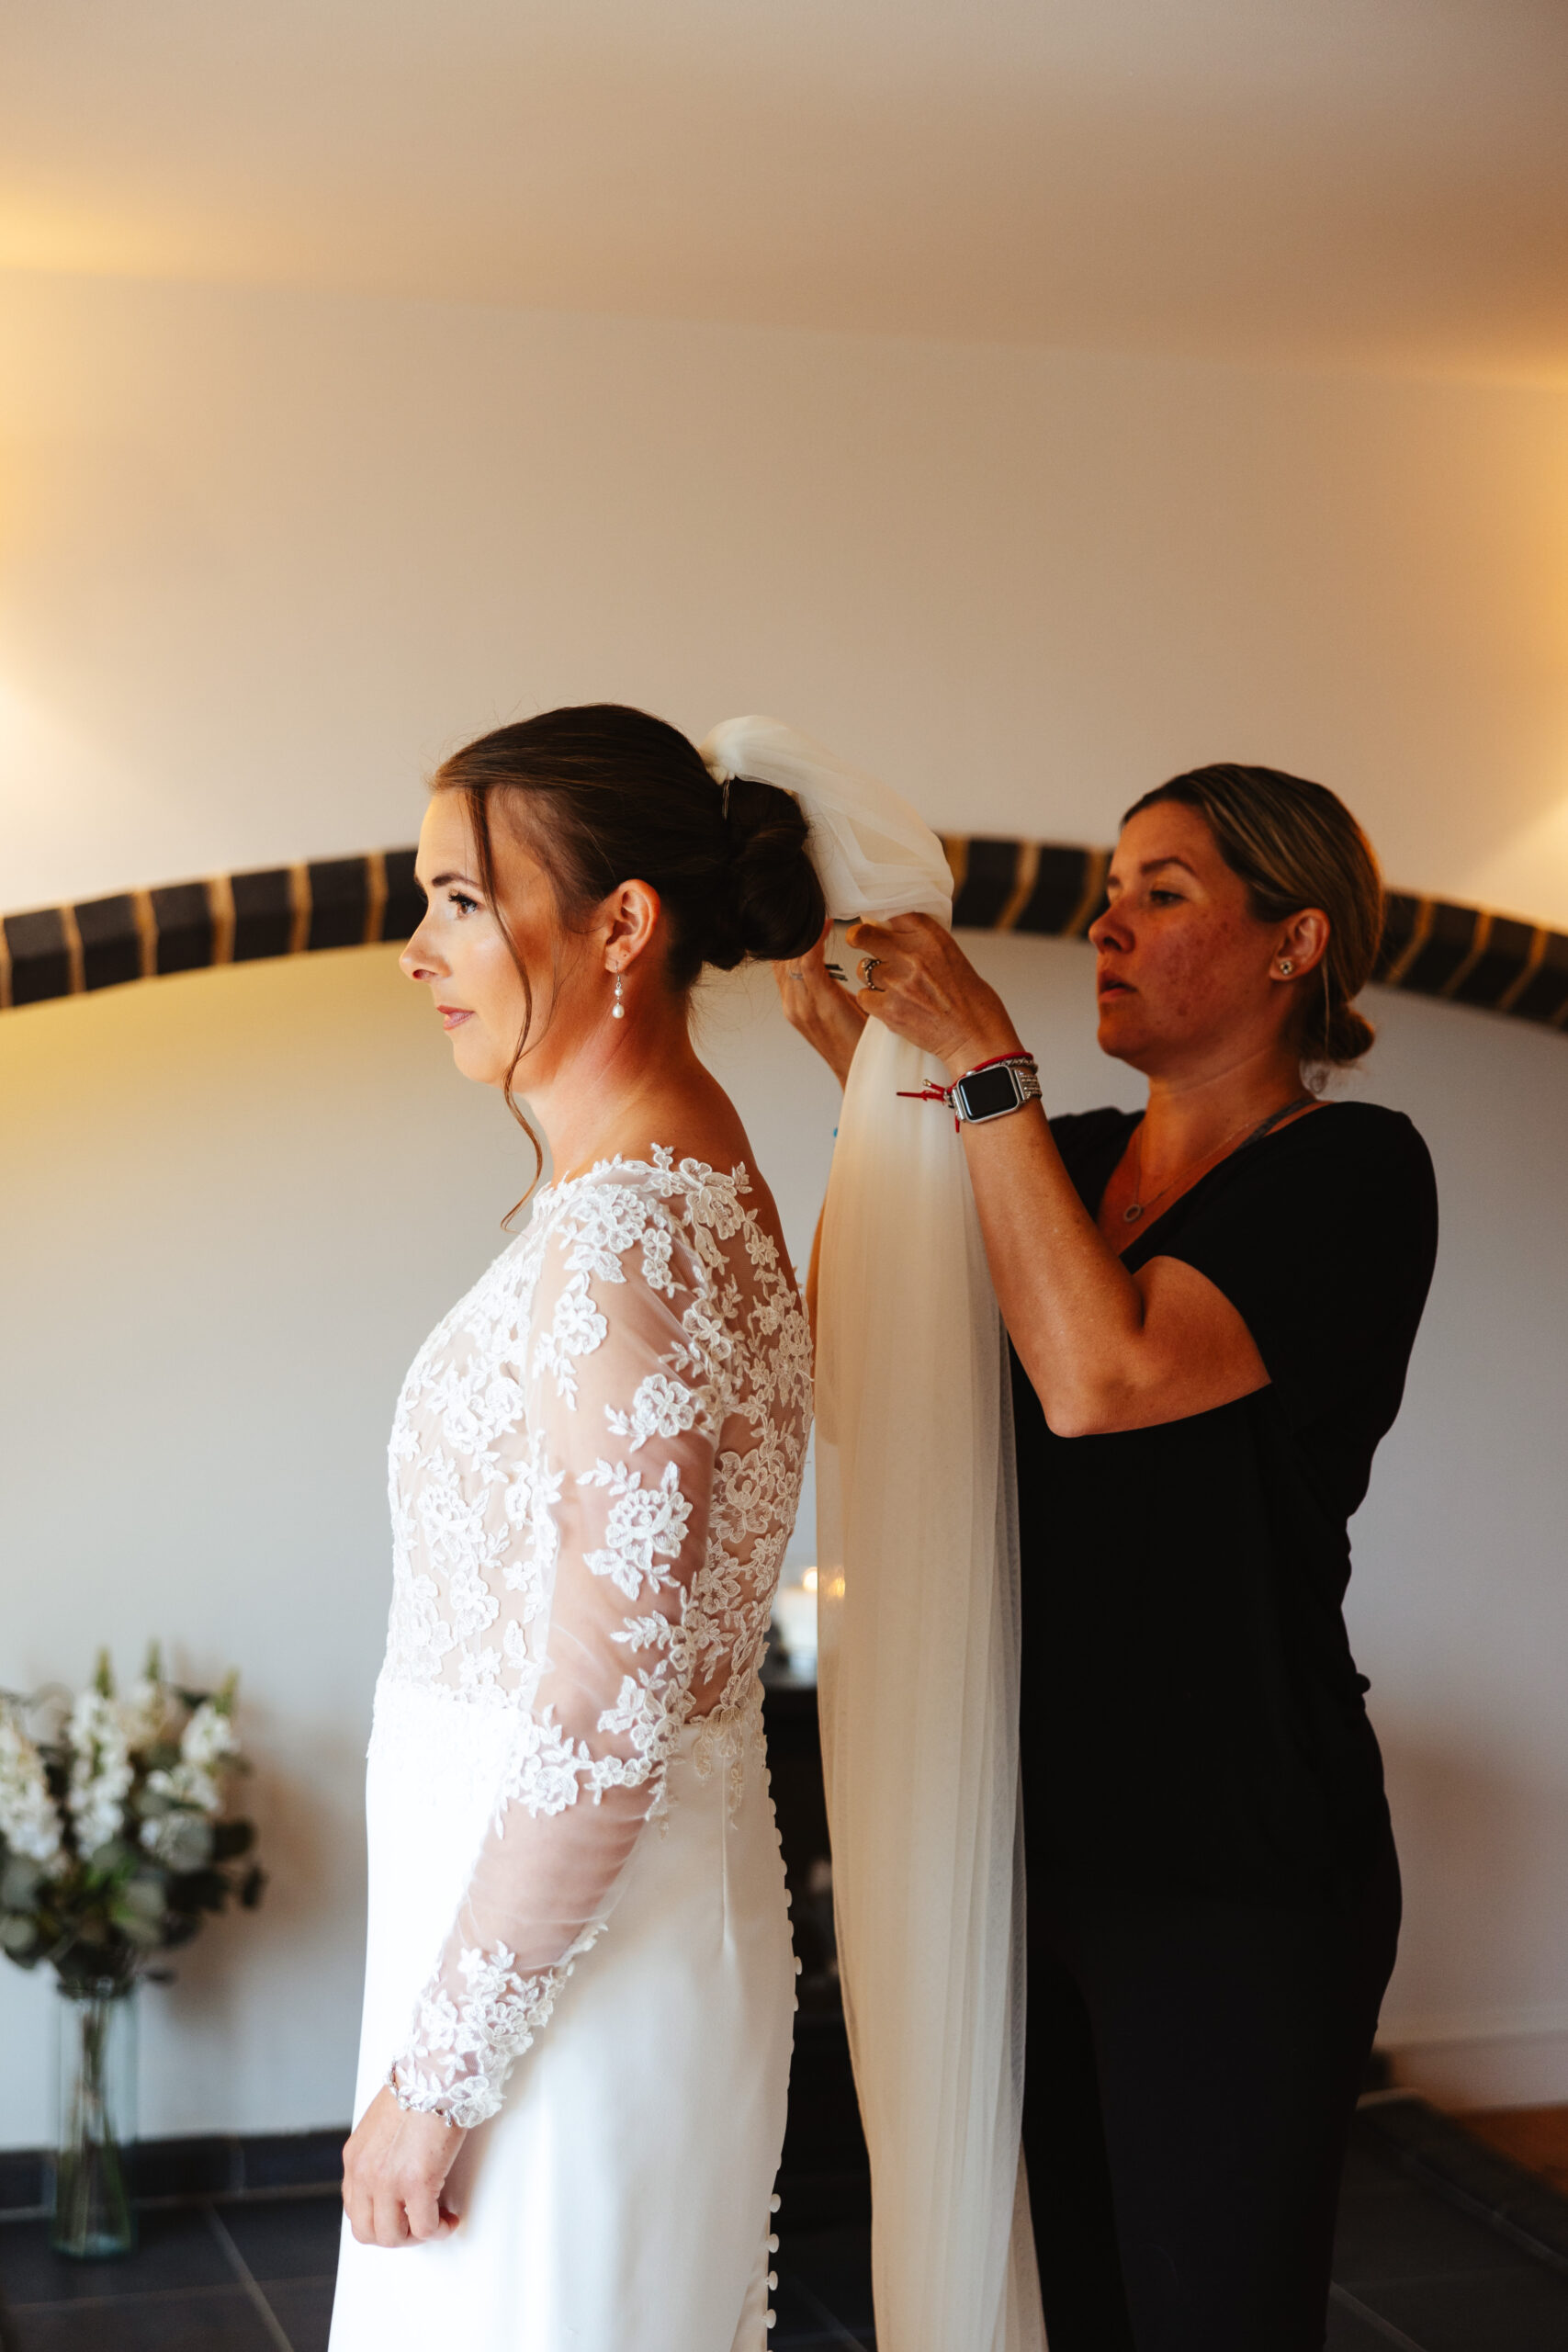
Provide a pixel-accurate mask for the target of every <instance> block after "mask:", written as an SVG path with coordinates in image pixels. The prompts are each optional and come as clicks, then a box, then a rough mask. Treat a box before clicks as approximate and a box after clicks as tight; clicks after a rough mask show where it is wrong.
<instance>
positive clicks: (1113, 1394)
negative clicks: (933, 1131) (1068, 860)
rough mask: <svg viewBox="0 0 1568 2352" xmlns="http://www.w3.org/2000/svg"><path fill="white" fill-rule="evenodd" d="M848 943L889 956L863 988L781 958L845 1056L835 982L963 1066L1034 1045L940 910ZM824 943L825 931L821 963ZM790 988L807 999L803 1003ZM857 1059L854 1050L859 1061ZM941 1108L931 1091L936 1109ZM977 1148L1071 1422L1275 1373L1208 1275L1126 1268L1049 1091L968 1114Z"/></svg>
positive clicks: (1001, 1263) (865, 928) (1056, 1405)
mask: <svg viewBox="0 0 1568 2352" xmlns="http://www.w3.org/2000/svg"><path fill="white" fill-rule="evenodd" d="M849 944H850V946H851V948H852V950H853V951H854V953H855V954H856V955H857V956H875V957H877V958H878V959H879V962H878V965H877V968H876V971H875V975H874V978H875V986H874V987H873V988H865V989H862V990H861V991H860V993H859V995H858V996H857V997H855V998H853V999H851V998H850V997H849V996H847V995H846V993H845V991H844V990H843V989H841V988H840V987H839V986H838V984H837V982H836V981H834V980H833V979H832V978H830V977H829V975H828V974H827V972H826V970H825V969H821V970H817V969H815V968H813V969H810V970H809V971H808V972H807V977H806V978H805V979H803V980H799V981H791V980H789V979H787V978H784V969H786V968H788V967H781V977H780V990H781V994H783V996H784V1007H785V1012H786V1014H787V1015H788V1017H789V1018H790V1020H791V1023H792V1025H793V1026H794V1027H795V1028H797V1029H799V1030H800V1032H801V1034H802V1035H805V1036H806V1037H807V1039H808V1041H809V1042H810V1043H812V1044H813V1045H816V1046H817V1048H818V1052H820V1053H822V1054H823V1057H824V1059H826V1060H829V1063H830V1064H831V1066H832V1067H834V1068H837V1067H838V1063H837V1060H836V1059H835V1057H834V1056H833V1055H832V1054H830V1053H829V1051H828V1048H827V1046H826V1045H825V1044H823V1043H822V1042H819V1040H820V1039H821V1038H824V1037H825V1038H827V1039H828V1040H829V1042H831V1043H833V1044H835V1045H838V1046H840V1049H841V1040H842V1039H843V1038H844V1036H846V1035H850V1033H849V1031H848V1029H847V1025H846V1023H845V1019H844V1016H840V1015H839V1014H838V1013H837V1012H836V1009H834V1008H832V1007H830V1006H826V1005H824V1004H822V1003H820V1002H818V999H819V998H820V997H821V996H822V994H823V992H824V991H825V990H828V989H831V990H832V992H833V994H834V995H835V996H836V997H838V998H839V999H840V1002H841V1003H842V1005H843V1008H844V1015H845V1016H848V1017H849V1018H851V1019H853V1020H854V1021H855V1022H856V1023H857V1024H858V1023H861V1022H863V1020H864V1019H865V1017H866V1016H868V1015H869V1016H872V1017H874V1018H875V1019H878V1020H881V1021H885V1022H886V1023H887V1025H888V1026H889V1028H891V1029H893V1030H895V1031H896V1032H897V1034H898V1035H900V1036H904V1037H908V1038H910V1039H911V1040H912V1041H913V1042H914V1043H915V1044H916V1045H918V1046H923V1047H924V1048H925V1050H926V1051H927V1052H929V1053H931V1054H932V1055H933V1056H935V1057H937V1058H939V1059H940V1060H942V1062H943V1063H944V1064H945V1065H946V1067H947V1069H948V1071H949V1073H950V1075H951V1076H952V1077H953V1078H955V1079H956V1078H959V1077H961V1076H962V1075H963V1073H964V1071H965V1070H967V1069H974V1068H975V1066H976V1063H978V1062H982V1061H987V1060H989V1059H990V1058H991V1057H993V1056H995V1055H999V1054H1008V1053H1019V1052H1021V1051H1022V1050H1023V1046H1022V1045H1021V1040H1020V1038H1019V1035H1018V1031H1017V1029H1016V1028H1015V1027H1014V1025H1013V1023H1012V1020H1011V1017H1010V1014H1009V1012H1008V1011H1007V1008H1006V1006H1005V1005H1004V1004H1003V1002H1002V1001H1001V999H1000V997H999V996H998V994H997V992H996V990H995V989H993V988H991V987H990V985H989V984H988V982H987V981H986V980H984V979H982V978H981V976H980V974H979V973H978V972H976V969H975V967H974V966H973V965H972V964H971V963H970V961H969V959H968V957H967V956H965V955H964V951H963V949H962V948H961V947H960V946H959V945H958V944H957V942H956V940H955V939H954V938H953V934H952V933H951V932H949V931H946V930H944V929H943V928H942V925H941V924H940V923H937V922H932V921H931V918H930V917H929V916H927V915H901V916H897V917H894V918H893V919H891V920H890V921H889V922H886V923H885V924H880V925H878V924H871V923H862V924H860V925H858V926H857V927H856V928H855V929H854V930H853V931H852V933H850V937H849ZM822 954H823V951H822V948H821V947H820V945H819V946H818V950H817V951H816V956H815V959H814V960H815V964H816V965H817V966H820V965H821V963H822ZM811 961H812V959H807V962H808V963H810V962H811ZM792 988H795V989H798V990H799V991H800V994H801V996H802V998H803V999H805V1000H806V1003H805V1004H804V1005H803V1006H802V1008H801V1011H800V1013H799V1015H798V1017H797V1013H796V1011H795V1007H794V1005H793V1003H792V999H791V995H790V990H791V989H792ZM852 1034H853V1036H856V1037H858V1035H859V1029H858V1025H857V1027H856V1029H855V1030H854V1032H853V1033H852ZM851 1049H852V1048H851ZM848 1062H849V1057H848V1056H847V1055H846V1056H845V1057H844V1064H843V1067H844V1069H847V1068H848ZM840 1075H841V1072H840ZM941 1115H942V1113H941V1112H940V1109H939V1108H938V1107H937V1106H934V1105H933V1107H932V1110H931V1116H932V1117H933V1118H934V1117H938V1116H941ZM964 1150H965V1152H966V1153H967V1156H968V1160H969V1172H970V1178H971V1181H972V1182H973V1185H974V1189H975V1198H976V1205H977V1207H978V1210H979V1215H980V1225H981V1230H982V1232H983V1233H984V1235H985V1240H986V1250H987V1259H988V1261H989V1264H990V1269H991V1278H992V1281H993V1282H994V1283H995V1284H996V1289H997V1296H998V1301H999V1303H1000V1306H1001V1311H1002V1317H1003V1319H1004V1321H1005V1322H1006V1324H1007V1328H1008V1330H1009V1333H1010V1336H1011V1339H1012V1342H1013V1345H1014V1347H1015V1348H1016V1349H1017V1351H1018V1354H1019V1358H1020V1360H1021V1363H1022V1364H1023V1368H1024V1370H1025V1372H1026V1373H1027V1374H1028V1376H1029V1379H1030V1381H1031V1383H1032V1386H1033V1388H1034V1390H1035V1393H1036V1395H1037V1396H1038V1397H1039V1398H1040V1403H1041V1408H1042V1409H1043V1412H1044V1415H1045V1418H1046V1420H1047V1421H1048V1422H1049V1424H1050V1426H1051V1427H1052V1429H1053V1430H1055V1431H1056V1433H1057V1435H1058V1436H1062V1437H1081V1436H1088V1435H1091V1434H1097V1433H1100V1432H1104V1431H1109V1430H1127V1429H1141V1428H1147V1427H1149V1426H1151V1425H1153V1424H1154V1423H1156V1422H1159V1421H1168V1420H1179V1419H1185V1418H1186V1417H1187V1416H1189V1415H1190V1414H1193V1413H1201V1412H1207V1411H1209V1410H1211V1409H1212V1408H1213V1407H1215V1406H1218V1405H1226V1404H1230V1403H1231V1402H1233V1401H1234V1399H1235V1398H1236V1397H1245V1396H1247V1395H1250V1393H1251V1392H1252V1391H1253V1390H1254V1389H1257V1388H1262V1387H1265V1386H1267V1385H1268V1381H1269V1374H1268V1373H1267V1371H1266V1370H1265V1368H1264V1365H1263V1361H1262V1359H1261V1357H1260V1356H1259V1354H1258V1350H1257V1348H1256V1346H1255V1345H1254V1343H1253V1340H1252V1337H1251V1334H1250V1333H1249V1332H1248V1330H1247V1326H1246V1324H1245V1323H1244V1322H1243V1320H1242V1318H1241V1317H1240V1316H1239V1315H1238V1314H1237V1312H1236V1310H1235V1307H1234V1306H1231V1304H1230V1302H1229V1300H1228V1299H1226V1298H1225V1296H1224V1294H1223V1293H1222V1292H1221V1291H1220V1290H1218V1289H1217V1288H1216V1287H1215V1285H1214V1284H1213V1283H1212V1282H1210V1281H1209V1280H1208V1278H1207V1276H1206V1275H1203V1274H1201V1273H1199V1272H1196V1271H1195V1270H1194V1269H1193V1268H1191V1267H1190V1266H1185V1265H1182V1264H1180V1263H1179V1262H1178V1261H1175V1260H1172V1259H1162V1258H1156V1259H1155V1260H1153V1261H1151V1262H1150V1263H1149V1264H1147V1265H1146V1266H1145V1267H1144V1268H1142V1269H1141V1270H1140V1271H1139V1272H1137V1273H1135V1274H1130V1273H1129V1272H1127V1271H1126V1269H1125V1268H1124V1267H1123V1266H1122V1262H1121V1261H1120V1259H1119V1258H1118V1257H1117V1255H1116V1253H1115V1251H1114V1250H1112V1249H1111V1247H1110V1245H1109V1244H1108V1243H1107V1242H1106V1241H1105V1239H1104V1238H1103V1237H1102V1236H1101V1235H1100V1232H1099V1230H1098V1229H1097V1227H1096V1226H1095V1224H1094V1221H1093V1219H1092V1218H1091V1217H1090V1216H1089V1213H1088V1212H1087V1210H1086V1209H1085V1208H1084V1206H1083V1204H1082V1202H1081V1201H1080V1200H1079V1199H1078V1196H1077V1192H1076V1190H1075V1189H1074V1186H1073V1182H1072V1179H1071V1178H1070V1177H1069V1176H1068V1174H1067V1171H1066V1168H1065V1167H1064V1166H1063V1164H1062V1160H1061V1158H1060V1155H1059V1154H1058V1152H1057V1150H1056V1147H1055V1144H1054V1143H1053V1142H1052V1140H1051V1132H1050V1129H1049V1127H1048V1125H1046V1121H1045V1117H1044V1114H1043V1111H1042V1110H1041V1108H1040V1106H1039V1105H1038V1104H1031V1105H1029V1106H1028V1107H1027V1108H1026V1109H1024V1110H1022V1111H1020V1112H1018V1113H1017V1114H1014V1115H1013V1116H1011V1117H1009V1118H1005V1119H998V1120H995V1121H994V1122H990V1123H987V1124H986V1125H978V1126H974V1125H965V1127H964Z"/></svg>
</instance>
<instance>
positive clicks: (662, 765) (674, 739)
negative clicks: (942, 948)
mask: <svg viewBox="0 0 1568 2352" xmlns="http://www.w3.org/2000/svg"><path fill="white" fill-rule="evenodd" d="M431 789H432V791H434V792H460V793H461V794H462V795H463V798H464V802H465V804H466V807H467V809H468V823H469V827H470V829H471V831H472V833H473V837H474V848H475V854H476V856H477V859H478V863H479V881H480V883H481V885H482V886H483V888H484V893H485V896H486V898H487V899H489V901H490V904H491V909H492V910H493V912H494V914H495V919H496V921H497V922H498V923H499V924H500V925H501V929H502V936H503V937H504V938H505V940H506V943H507V945H508V946H509V947H510V948H511V950H512V956H513V962H514V963H515V965H516V967H517V969H518V973H519V975H520V976H521V978H522V981H523V1001H524V1012H523V1029H522V1034H521V1035H520V1036H519V1037H518V1040H517V1050H516V1052H515V1053H514V1054H513V1057H512V1066H511V1068H510V1069H509V1070H508V1071H507V1073H506V1079H505V1082H504V1085H503V1087H502V1094H503V1096H504V1099H505V1103H506V1107H507V1109H508V1110H509V1111H510V1112H511V1114H512V1115H513V1118H514V1119H515V1120H516V1122H517V1124H518V1125H519V1126H520V1127H521V1128H522V1129H523V1132H524V1133H525V1136H527V1137H528V1139H529V1141H530V1143H532V1145H533V1147H534V1152H535V1158H536V1168H535V1170H534V1182H538V1176H539V1170H540V1169H542V1168H543V1166H544V1155H543V1153H542V1151H541V1150H540V1147H539V1140H538V1137H537V1136H536V1135H535V1133H534V1131H533V1129H532V1127H530V1126H529V1125H528V1122H527V1120H526V1119H525V1117H524V1115H523V1113H522V1111H521V1110H520V1109H519V1107H518V1105H517V1102H516V1099H515V1097H514V1096H513V1091H512V1081H513V1079H514V1078H515V1076H516V1074H517V1065H518V1063H519V1062H520V1061H521V1060H522V1058H523V1055H524V1052H525V1048H526V1046H527V1043H528V1035H529V1031H530V1029H531V1028H532V1026H533V1021H534V994H533V989H532V988H531V987H530V985H529V980H528V975H527V972H526V970H525V967H524V964H523V959H522V956H520V955H519V953H518V950H517V943H516V941H515V940H514V939H513V935H512V933H511V930H510V929H509V927H508V924H507V921H506V913H505V910H504V907H503V906H502V897H501V892H500V889H499V888H498V885H497V877H496V857H495V828H494V816H493V813H492V804H494V803H495V802H496V801H497V799H499V802H500V806H501V809H502V820H503V822H504V821H509V822H510V823H511V825H512V826H513V830H514V831H516V832H517V833H519V834H520V835H521V836H522V838H523V839H524V840H525V842H527V845H528V847H529V848H530V849H531V850H532V851H533V853H534V854H535V855H536V857H537V858H538V859H539V860H540V862H541V863H542V865H544V866H545V868H546V870H547V873H548V875H549V877H550V882H551V885H552V888H553V889H554V892H555V899H556V905H557V907H558V910H559V912H560V917H561V921H562V922H563V924H564V925H565V926H566V927H567V928H568V929H569V930H570V929H574V928H576V927H577V925H578V924H579V923H580V922H581V921H582V919H583V917H584V916H585V915H586V914H587V913H588V912H589V910H591V909H592V908H593V907H596V906H598V905H599V904H600V903H601V902H602V901H603V900H604V899H607V898H608V897H609V895H610V893H611V891H612V890H614V889H615V887H616V886H617V884H619V883H622V882H627V881H631V880H632V879H634V878H635V879H637V880H638V881H642V882H646V883H647V884H648V885H649V888H651V889H654V890H656V891H657V892H658V893H659V899H660V906H661V908H662V910H663V911H664V914H665V917H666V919H667V921H668V923H669V936H668V940H667V944H666V948H665V965H664V969H665V978H666V981H667V983H668V985H669V987H670V988H671V989H673V990H674V991H675V992H676V993H677V994H681V995H683V994H684V993H685V992H686V990H687V989H690V988H691V987H692V986H693V984H694V981H695V980H696V978H697V976H698V974H699V973H700V972H701V970H702V968H703V967H704V965H705V964H712V965H715V966H716V967H717V968H718V969H719V970H720V971H723V972H728V971H732V970H733V969H734V967H736V965H738V964H740V963H744V961H745V960H746V958H747V957H748V956H761V957H765V958H768V959H770V960H774V961H776V960H779V959H782V958H784V957H785V956H803V955H804V954H805V953H806V951H807V948H808V947H810V946H812V945H813V944H814V943H815V942H816V940H817V939H818V937H819V936H820V934H821V930H822V925H823V923H824V922H826V921H827V909H826V906H825V904H824V901H823V897H822V886H821V884H820V882H819V881H818V878H817V871H816V868H815V867H814V866H813V865H812V863H811V860H810V858H809V856H808V855H807V841H808V838H809V828H808V826H807V821H806V819H805V817H804V816H803V814H802V813H801V809H800V805H799V803H798V802H797V801H796V800H795V798H794V797H792V795H791V794H789V793H787V792H783V791H781V790H780V789H779V788H778V786H776V785H771V784H757V783H753V782H750V780H748V779H745V778H739V777H738V778H737V779H736V780H735V781H734V782H733V783H731V784H729V785H728V786H725V787H724V789H723V790H722V791H721V789H720V787H719V786H717V785H716V783H715V782H714V780H713V778H712V776H711V775H709V774H708V772H707V769H706V768H705V766H704V764H703V762H702V759H701V758H700V756H699V754H698V752H697V750H696V747H695V745H694V744H693V743H692V742H690V741H688V739H687V738H686V737H685V736H684V735H682V733H681V731H680V729H678V728H674V727H671V726H668V725H667V724H666V723H665V721H664V720H663V719H662V718H651V717H650V716H649V713H648V712H647V711H644V710H632V709H628V708H627V707H625V706H624V705H622V704H619V703H585V704H582V705H581V706H579V707H575V708H568V709H563V710H547V711H544V712H541V713H540V715H539V716H538V717H537V718H525V719H522V720H520V721H518V723H517V724H516V725H514V726H512V727H498V728H497V729H495V730H494V732H493V733H491V734H489V735H480V736H479V737H478V738H477V739H476V741H473V742H472V743H468V744H465V745H464V747H463V749H462V750H461V751H460V752H453V754H452V756H451V758H450V759H448V760H444V761H443V762H442V763H441V765H440V767H439V768H437V770H436V772H435V774H434V776H433V778H432V779H431ZM532 1189H533V1186H532V1184H531V1185H530V1187H529V1190H530V1191H532ZM524 1198H525V1199H526V1198H527V1194H526V1193H525V1195H524ZM517 1206H518V1207H519V1208H520V1207H521V1206H522V1202H519V1203H518V1204H517ZM515 1213H516V1212H515V1210H513V1211H512V1212H510V1214H512V1215H515Z"/></svg>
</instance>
